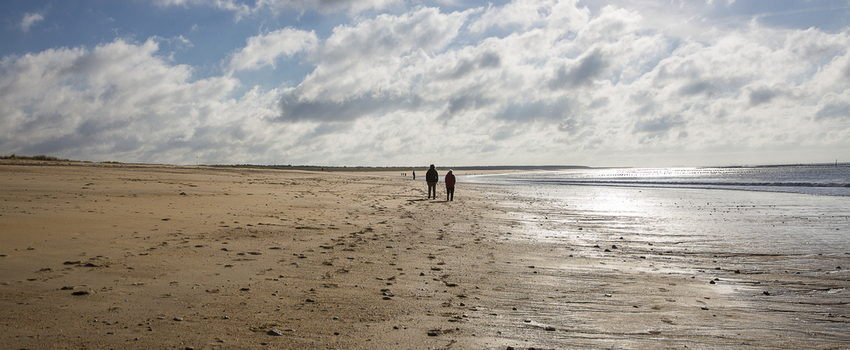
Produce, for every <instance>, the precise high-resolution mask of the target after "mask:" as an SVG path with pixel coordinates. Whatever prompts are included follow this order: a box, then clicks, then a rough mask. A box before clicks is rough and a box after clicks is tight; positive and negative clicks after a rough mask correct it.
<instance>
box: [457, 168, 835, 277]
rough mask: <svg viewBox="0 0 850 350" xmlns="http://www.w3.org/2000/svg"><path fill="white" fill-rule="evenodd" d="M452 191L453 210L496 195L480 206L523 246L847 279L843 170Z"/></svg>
mask: <svg viewBox="0 0 850 350" xmlns="http://www.w3.org/2000/svg"><path fill="white" fill-rule="evenodd" d="M458 182H459V185H458V189H457V190H456V194H455V196H457V197H458V198H459V199H461V200H462V197H463V185H464V184H465V183H469V184H476V185H482V186H484V188H485V189H486V187H487V186H493V188H494V189H495V188H498V189H499V191H494V192H493V193H491V194H490V196H489V199H488V200H492V201H494V202H498V203H500V204H501V205H503V206H504V207H505V208H506V209H505V210H506V211H507V212H509V215H511V216H512V217H513V218H514V219H516V221H517V222H519V223H521V225H523V226H524V228H523V230H522V231H521V232H523V233H524V234H526V235H527V236H528V237H529V238H530V239H536V240H546V239H555V240H558V239H561V240H569V241H570V242H571V243H572V244H575V245H577V246H595V245H599V244H609V243H613V242H616V241H623V240H626V241H632V242H642V243H649V244H655V245H656V247H658V246H665V247H667V248H669V249H677V248H682V247H688V249H691V250H692V251H693V250H697V251H704V252H706V253H709V254H711V253H715V252H720V253H740V254H744V255H752V254H780V255H781V256H780V257H777V259H774V261H773V262H774V263H776V264H785V265H788V264H792V265H793V264H808V265H811V264H810V263H818V264H830V265H831V264H836V266H837V265H842V266H845V267H844V271H850V163H836V164H809V165H777V166H735V167H670V168H604V169H603V168H581V169H566V170H560V171H554V170H553V171H534V172H515V173H506V174H487V175H468V176H460V177H459V178H458ZM600 242H603V243H600ZM813 256H818V257H819V258H818V259H811V257H813ZM825 257H828V258H829V259H827V261H824V259H823V258H825ZM815 260H817V261H815ZM809 268H812V269H814V268H817V267H813V266H809ZM820 268H822V267H820Z"/></svg>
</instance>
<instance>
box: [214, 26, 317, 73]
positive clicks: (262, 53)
mask: <svg viewBox="0 0 850 350" xmlns="http://www.w3.org/2000/svg"><path fill="white" fill-rule="evenodd" d="M317 42H318V38H317V37H316V33H315V32H312V31H311V32H307V31H303V30H297V29H293V28H284V29H280V30H276V31H273V32H270V33H267V34H264V35H258V36H254V37H250V38H248V40H247V45H246V46H245V47H244V48H242V50H240V51H239V52H237V53H235V54H234V55H233V57H232V58H231V59H230V63H229V68H230V70H231V71H240V70H256V69H259V68H261V67H264V66H272V67H274V66H275V60H276V59H278V58H279V57H282V56H283V57H286V56H292V55H294V54H296V53H298V52H299V51H303V50H307V49H310V48H311V47H314V46H315V45H316V44H317Z"/></svg>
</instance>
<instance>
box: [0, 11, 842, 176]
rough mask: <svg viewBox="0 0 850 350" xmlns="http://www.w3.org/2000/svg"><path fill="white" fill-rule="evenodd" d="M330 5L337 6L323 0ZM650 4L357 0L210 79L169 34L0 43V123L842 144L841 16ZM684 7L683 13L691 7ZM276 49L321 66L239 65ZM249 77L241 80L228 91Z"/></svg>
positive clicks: (28, 132) (240, 159)
mask: <svg viewBox="0 0 850 350" xmlns="http://www.w3.org/2000/svg"><path fill="white" fill-rule="evenodd" d="M161 3H162V4H163V5H167V6H196V5H198V4H200V2H197V0H167V1H166V0H162V1H161ZM582 3H584V2H582ZM215 4H218V5H216V6H219V7H220V8H233V9H234V10H233V11H242V10H239V9H245V8H246V7H245V6H246V5H244V4H243V3H241V2H240V3H237V2H235V1H224V0H220V1H218V2H216V3H215ZM299 4H300V5H299ZM361 4H367V5H368V6H372V8H377V6H389V5H386V4H390V3H389V2H380V1H379V2H362V3H361ZM369 4H371V5H369ZM382 4H385V5H382ZM682 4H683V7H684V8H687V9H692V8H694V7H699V6H705V5H706V4H705V3H702V2H682ZM709 4H710V2H709ZM302 5H303V6H308V4H307V3H302V2H297V1H274V2H273V1H259V2H257V3H255V4H254V6H255V7H256V8H259V7H260V6H263V7H264V8H270V6H282V7H278V8H284V7H286V6H289V7H293V6H296V7H297V6H302ZM324 5H327V6H331V7H332V5H333V4H332V3H330V2H329V3H323V2H319V3H316V4H314V6H324ZM697 5H699V6H697ZM715 5H716V6H726V4H715ZM346 6H353V5H351V4H349V5H346ZM364 6H365V5H364ZM647 6H650V5H647ZM255 7H252V8H249V9H248V12H250V11H253V10H254V8H255ZM331 7H328V8H331ZM314 9H317V8H314ZM642 10H643V9H642V8H628V9H624V8H623V7H617V6H607V7H606V6H600V7H598V8H596V10H591V9H589V8H584V7H582V8H579V7H578V3H577V2H575V1H562V2H557V1H547V0H528V1H522V0H517V1H514V2H512V3H510V4H507V5H505V6H495V5H492V6H489V7H487V8H472V9H468V10H465V11H458V12H444V11H442V10H440V9H438V8H432V7H416V8H415V9H412V10H408V11H402V12H398V13H394V14H381V15H377V16H365V15H364V16H363V17H355V18H353V19H349V21H350V22H348V23H345V24H340V25H337V26H336V27H335V28H334V29H333V31H332V32H331V33H330V34H328V35H327V37H326V38H321V37H320V36H321V35H320V34H316V33H315V32H312V31H305V30H302V29H299V28H296V27H287V28H284V29H279V30H274V31H270V32H267V33H264V34H261V35H257V36H254V37H251V38H249V39H247V40H246V42H245V46H244V47H243V48H239V49H236V50H235V51H232V52H234V53H233V54H232V55H231V56H230V57H228V58H226V67H225V68H226V70H227V71H226V72H224V73H223V74H222V76H220V77H215V76H213V77H209V78H206V79H198V78H196V77H195V74H194V73H195V70H196V69H198V68H197V67H192V66H188V65H184V64H178V63H175V62H172V61H171V59H173V58H163V57H161V55H162V54H161V53H159V44H158V40H160V39H150V40H148V41H146V42H143V43H129V42H126V41H122V40H117V41H114V42H111V43H107V44H103V45H100V46H98V47H96V48H94V49H91V50H88V49H85V48H81V47H77V48H62V49H51V50H45V51H42V52H39V53H31V54H26V55H23V56H19V57H18V56H10V57H4V58H3V59H2V61H0V67H2V74H0V91H3V92H4V94H2V95H0V122H2V125H4V126H5V125H8V126H9V127H8V128H4V129H2V130H0V153H19V154H26V153H45V154H55V155H57V156H62V157H66V158H68V157H75V158H83V159H93V160H99V159H110V158H114V159H118V160H122V161H156V162H176V163H194V160H195V158H194V156H195V155H200V156H201V157H207V158H201V161H202V162H208V163H209V162H213V163H245V162H249V163H267V164H280V163H283V164H287V163H289V164H305V163H307V164H338V165H358V164H359V165H362V164H374V165H397V164H417V163H419V162H430V161H431V160H435V159H439V160H440V161H439V162H441V163H443V164H446V163H452V164H587V165H673V164H678V165H700V164H706V163H709V162H714V163H709V164H718V163H721V164H730V163H737V164H740V163H770V162H789V161H791V162H796V161H798V160H796V159H788V158H783V157H784V155H783V153H786V152H788V151H795V152H797V153H795V154H803V153H805V152H806V151H817V150H820V149H823V148H827V147H828V148H830V149H842V147H843V149H846V148H847V147H850V143H848V142H850V141H848V140H850V138H848V135H850V122H848V121H850V117H848V113H850V104H848V103H847V102H846V101H850V52H848V49H847V48H848V47H850V32H847V31H844V32H839V33H830V32H827V31H821V30H818V29H807V30H787V29H777V28H771V27H766V26H761V25H759V24H758V23H755V22H749V23H748V24H747V25H740V26H728V27H714V28H713V29H709V30H704V31H701V32H699V35H694V36H689V35H686V33H690V32H689V31H685V32H684V33H683V32H674V31H671V30H669V29H664V28H659V25H658V24H657V23H655V22H654V21H655V19H656V18H655V17H651V16H650V15H647V12H643V11H642ZM248 12H245V13H248ZM650 13H651V11H650ZM677 20H678V21H680V23H679V24H677V25H676V26H674V27H676V28H683V27H677V26H679V25H682V26H685V25H683V24H681V23H684V22H687V20H683V18H681V17H679V18H677ZM206 25H211V24H205V26H206ZM263 26H264V27H265V26H266V24H265V23H264V24H263ZM700 26H702V25H701V24H700V25H694V26H693V27H688V28H691V29H693V28H697V27H700ZM685 27H687V26H685ZM709 27H711V26H709ZM700 28H702V29H705V28H706V27H700ZM317 31H318V32H320V33H321V32H322V31H321V30H318V29H317ZM179 38H182V37H179ZM179 38H178V40H180V39H179ZM302 52H303V53H304V54H303V55H300V54H299V53H302ZM285 60H299V61H300V62H299V63H302V64H306V65H312V68H313V69H312V71H311V72H310V73H308V74H307V75H305V76H304V77H303V79H302V80H301V81H300V83H299V84H297V86H294V87H290V88H281V89H272V90H270V91H262V89H261V88H258V87H252V85H251V82H250V81H238V80H236V78H234V76H233V75H231V74H229V73H233V72H236V71H248V70H257V69H261V68H264V67H269V66H271V67H275V66H276V65H281V63H282V62H284V61H285ZM287 63H289V62H287ZM244 75H245V76H249V75H250V74H244ZM240 76H242V75H240ZM243 85H247V86H245V89H246V90H247V92H246V93H244V94H242V96H233V95H234V94H235V91H241V90H237V87H238V86H243ZM740 155H747V156H746V157H747V158H744V157H742V156H740ZM703 156H704V158H701V157H703ZM738 157H740V158H738ZM205 159H206V160H205ZM800 161H810V160H803V159H801V160H800Z"/></svg>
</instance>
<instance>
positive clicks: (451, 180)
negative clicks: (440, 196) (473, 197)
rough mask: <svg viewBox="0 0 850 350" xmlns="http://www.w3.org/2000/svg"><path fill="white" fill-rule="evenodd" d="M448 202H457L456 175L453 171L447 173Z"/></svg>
mask: <svg viewBox="0 0 850 350" xmlns="http://www.w3.org/2000/svg"><path fill="white" fill-rule="evenodd" d="M445 181H446V202H448V201H453V200H455V174H452V169H449V172H448V173H446V180H445Z"/></svg>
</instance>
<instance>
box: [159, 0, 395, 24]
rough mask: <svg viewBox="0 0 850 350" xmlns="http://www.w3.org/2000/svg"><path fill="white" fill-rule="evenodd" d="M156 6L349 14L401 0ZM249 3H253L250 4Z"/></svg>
mask: <svg viewBox="0 0 850 350" xmlns="http://www.w3.org/2000/svg"><path fill="white" fill-rule="evenodd" d="M151 1H153V2H155V3H157V4H159V5H160V6H164V7H168V6H184V7H189V6H209V7H213V8H216V9H219V10H223V11H230V12H233V13H234V15H235V16H236V20H237V21H238V20H241V19H243V18H245V17H247V16H255V15H257V14H259V13H264V12H271V13H273V14H275V15H277V14H280V13H283V12H289V11H296V12H301V13H304V12H307V11H318V12H319V13H326V14H330V13H337V12H348V13H350V14H352V15H355V14H358V13H360V12H364V11H370V10H382V9H385V8H388V7H391V6H393V5H395V4H398V3H399V2H401V1H402V0H319V1H316V0H257V1H256V2H253V1H251V2H247V3H246V2H245V1H240V0H151ZM252 3H253V6H252V5H251V4H252Z"/></svg>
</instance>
